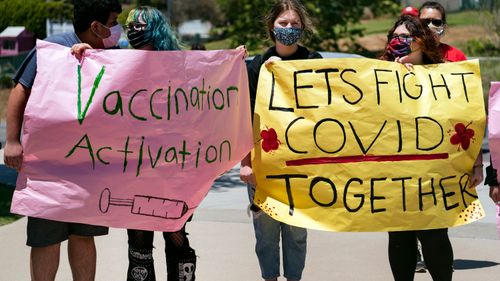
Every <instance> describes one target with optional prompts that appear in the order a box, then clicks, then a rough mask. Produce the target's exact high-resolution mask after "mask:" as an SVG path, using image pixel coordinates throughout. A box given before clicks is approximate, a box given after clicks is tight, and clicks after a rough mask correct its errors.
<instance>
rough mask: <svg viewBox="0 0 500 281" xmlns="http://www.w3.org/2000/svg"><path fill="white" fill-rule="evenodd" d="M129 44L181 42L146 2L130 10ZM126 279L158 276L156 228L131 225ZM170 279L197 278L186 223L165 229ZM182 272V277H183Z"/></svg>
mask: <svg viewBox="0 0 500 281" xmlns="http://www.w3.org/2000/svg"><path fill="white" fill-rule="evenodd" d="M126 29H127V37H128V40H129V44H130V46H132V48H134V49H140V50H158V51H169V50H179V49H180V43H179V40H177V38H176V37H175V35H174V33H173V32H172V29H171V28H170V24H169V23H168V21H167V19H165V17H164V16H163V14H162V13H161V12H160V11H159V10H158V9H155V8H152V7H148V6H143V7H138V8H136V9H133V10H131V11H130V13H129V15H128V18H127V22H126ZM127 234H128V261H129V266H128V270H127V280H130V281H133V280H156V277H155V270H154V261H153V237H154V232H153V231H145V230H135V229H128V230H127ZM163 238H164V239H165V255H166V259H167V274H168V281H174V280H175V281H177V280H186V281H188V280H191V281H193V280H195V275H194V271H195V269H196V254H195V251H194V250H193V249H192V248H191V247H190V246H189V240H188V238H187V234H186V231H185V226H184V227H183V228H182V229H181V230H179V231H176V232H163ZM181 276H182V279H181Z"/></svg>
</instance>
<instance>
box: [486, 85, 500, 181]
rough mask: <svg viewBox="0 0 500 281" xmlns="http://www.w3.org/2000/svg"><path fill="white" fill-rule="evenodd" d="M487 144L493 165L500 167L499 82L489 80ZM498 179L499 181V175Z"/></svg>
mask: <svg viewBox="0 0 500 281" xmlns="http://www.w3.org/2000/svg"><path fill="white" fill-rule="evenodd" d="M488 144H489V148H490V153H491V161H492V164H493V167H495V168H496V169H497V170H498V168H499V167H500V82H491V87H490V93H489V97H488ZM498 175H500V173H498ZM498 175H497V176H498ZM498 181H499V182H500V177H499V178H498Z"/></svg>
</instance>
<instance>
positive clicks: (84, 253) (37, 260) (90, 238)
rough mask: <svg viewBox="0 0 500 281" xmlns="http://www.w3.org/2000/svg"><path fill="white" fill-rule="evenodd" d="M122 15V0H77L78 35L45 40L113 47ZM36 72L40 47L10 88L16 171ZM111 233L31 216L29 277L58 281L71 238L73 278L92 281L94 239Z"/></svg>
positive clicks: (9, 152) (9, 154) (10, 161)
mask: <svg viewBox="0 0 500 281" xmlns="http://www.w3.org/2000/svg"><path fill="white" fill-rule="evenodd" d="M121 11H122V9H121V5H120V3H119V1H118V0H85V1H83V0H76V1H74V19H73V26H74V29H75V32H70V33H63V34H58V35H54V36H52V37H49V38H46V39H45V40H46V41H49V42H52V43H57V44H60V45H63V46H67V47H71V46H72V45H73V44H76V43H80V42H84V43H86V44H88V45H90V46H92V47H94V48H111V47H113V46H115V45H116V44H117V43H118V39H119V38H120V34H121V30H122V27H121V26H120V25H119V24H118V22H117V19H118V15H119V14H120V13H121ZM36 72H37V65H36V49H33V50H32V51H31V52H30V53H29V55H28V56H27V57H26V59H25V61H24V62H23V64H22V65H21V67H20V68H19V70H18V71H17V73H16V74H15V76H14V82H15V83H16V86H15V87H14V88H13V89H12V92H11V94H10V97H9V102H8V106H7V143H6V145H5V151H4V162H5V164H6V165H7V166H8V167H10V168H14V169H16V170H18V171H19V170H20V169H22V164H23V147H22V145H21V142H20V135H21V126H22V123H23V115H24V109H25V107H26V103H27V102H28V99H29V96H30V93H31V88H32V87H33V83H34V81H35V76H36ZM47 110H53V108H47ZM107 233H108V228H107V227H102V226H93V225H87V224H79V223H67V222H60V221H53V220H46V219H41V218H34V217H28V225H27V235H28V240H27V242H26V244H27V245H28V246H30V247H31V255H30V269H31V279H32V280H36V281H47V280H54V279H55V277H56V273H57V269H58V267H59V256H60V247H61V242H63V241H65V240H68V259H69V264H70V267H71V272H72V274H73V280H77V281H89V280H94V279H95V271H96V248H95V244H94V236H99V235H106V234H107Z"/></svg>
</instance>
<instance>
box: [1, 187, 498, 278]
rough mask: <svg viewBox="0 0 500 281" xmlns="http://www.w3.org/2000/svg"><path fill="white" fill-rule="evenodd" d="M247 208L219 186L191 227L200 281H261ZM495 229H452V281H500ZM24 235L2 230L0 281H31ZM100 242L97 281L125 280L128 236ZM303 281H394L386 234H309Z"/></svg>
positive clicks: (234, 192)
mask: <svg viewBox="0 0 500 281" xmlns="http://www.w3.org/2000/svg"><path fill="white" fill-rule="evenodd" d="M481 193H482V192H481ZM246 202H247V195H246V189H245V188H244V187H242V186H238V187H232V188H226V187H219V188H214V189H213V190H212V191H210V193H209V194H208V196H207V198H206V199H205V201H204V202H203V204H202V205H201V206H200V208H199V209H198V210H197V211H196V214H195V216H194V219H193V221H192V222H191V223H189V224H188V232H189V233H190V236H189V237H190V239H191V244H192V245H193V248H195V249H196V254H197V255H198V257H199V259H198V270H197V272H196V275H197V280H209V281H210V280H217V281H225V280H227V281H229V280H239V281H255V280H259V279H260V271H259V266H258V263H257V259H256V256H255V253H254V250H253V247H254V242H255V238H254V236H253V227H252V224H251V221H250V218H248V216H247V215H246V211H245V209H244V207H245V205H246ZM483 202H484V204H485V205H486V204H487V203H488V202H486V201H483ZM495 227H496V225H495V224H493V223H488V222H477V223H473V224H471V225H467V226H463V227H457V228H453V229H450V236H451V237H452V243H453V247H454V252H455V274H454V280H456V281H470V280H481V281H498V280H500V279H499V277H500V240H498V236H496V228H495ZM25 231H26V219H21V220H19V221H17V222H15V223H13V224H10V225H7V226H3V227H0V245H1V251H0V260H1V261H2V262H1V263H0V272H1V275H0V280H9V281H17V280H29V248H28V247H26V246H24V244H25ZM96 241H97V248H98V262H97V278H96V280H99V281H114V280H125V272H126V269H127V246H126V245H127V237H126V232H125V230H121V229H111V230H110V234H109V235H108V236H104V237H99V238H97V239H96ZM63 245H64V246H63V249H62V251H61V264H60V269H59V272H58V276H57V280H60V281H66V280H71V272H70V269H69V265H68V261H67V255H66V249H65V247H66V243H64V244H63ZM155 246H156V248H157V250H156V251H155V262H156V271H157V279H158V280H166V274H165V272H166V271H165V258H164V255H163V237H162V236H161V234H160V233H156V237H155ZM415 276H416V277H415V280H417V281H419V280H432V279H431V277H430V275H429V274H423V273H417V274H416V275H415ZM303 280H306V281H307V280H343V281H345V280H373V281H378V280H380V281H387V280H392V275H391V272H390V268H389V263H388V260H387V234H386V233H331V232H322V231H313V230H311V231H309V238H308V255H307V261H306V269H305V271H304V275H303Z"/></svg>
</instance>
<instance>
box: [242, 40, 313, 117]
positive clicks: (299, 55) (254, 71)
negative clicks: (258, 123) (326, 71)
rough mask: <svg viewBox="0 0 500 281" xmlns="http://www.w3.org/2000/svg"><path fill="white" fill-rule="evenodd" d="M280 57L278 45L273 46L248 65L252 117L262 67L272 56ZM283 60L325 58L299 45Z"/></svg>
mask: <svg viewBox="0 0 500 281" xmlns="http://www.w3.org/2000/svg"><path fill="white" fill-rule="evenodd" d="M272 56H275V57H280V55H278V53H277V52H276V47H271V48H269V49H267V51H266V52H265V53H264V54H263V55H258V56H256V57H255V58H254V59H253V60H252V61H251V62H250V63H249V64H248V66H247V72H248V84H249V89H250V105H251V106H252V119H253V112H254V109H255V99H256V96H257V86H258V81H259V72H260V67H261V66H262V64H263V63H264V62H266V61H267V60H268V59H269V58H270V57H272ZM280 58H281V59H282V60H304V59H321V58H323V57H322V56H321V55H320V54H319V53H318V52H310V51H309V50H308V49H307V48H305V47H302V46H299V48H298V49H297V51H296V52H295V53H294V54H293V55H291V56H288V57H280Z"/></svg>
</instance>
